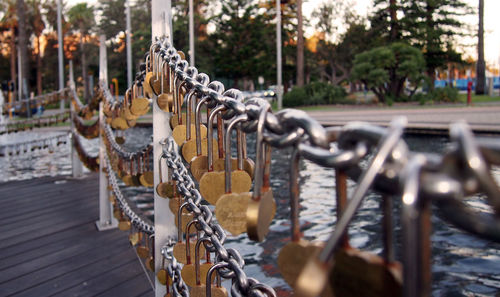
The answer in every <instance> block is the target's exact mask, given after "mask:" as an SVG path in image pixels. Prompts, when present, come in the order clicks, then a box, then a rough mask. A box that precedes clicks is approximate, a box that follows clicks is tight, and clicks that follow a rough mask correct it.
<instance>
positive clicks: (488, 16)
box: [68, 0, 500, 68]
mask: <svg viewBox="0 0 500 297" xmlns="http://www.w3.org/2000/svg"><path fill="white" fill-rule="evenodd" d="M324 1H329V0H305V1H304V4H303V13H304V18H310V17H311V13H312V11H313V10H314V8H316V7H317V6H318V5H319V4H320V3H322V2H324ZM330 1H331V0H330ZM351 1H352V2H353V3H354V6H355V10H356V12H357V13H358V14H359V15H361V16H366V14H367V13H368V12H370V9H372V8H373V5H372V0H351ZM464 1H465V2H466V3H468V4H469V5H470V6H472V7H475V8H477V5H478V2H479V1H478V0H464ZM79 2H82V0H68V6H72V5H74V4H76V3H79ZM87 2H90V3H95V2H96V1H95V0H91V1H87ZM499 11H500V0H484V29H485V32H484V48H485V59H486V63H487V64H488V65H490V66H494V67H495V68H498V67H499V63H500V17H498V12H499ZM462 21H463V22H464V23H466V24H468V25H472V26H473V28H477V23H478V17H477V15H471V16H468V17H465V18H464V19H463V20H462ZM305 31H306V35H307V34H309V35H310V34H312V32H313V31H314V29H312V28H306V30H305ZM459 43H460V44H462V45H467V44H468V45H469V46H461V45H460V48H459V50H460V51H462V52H464V53H465V55H464V58H467V57H472V58H473V59H477V49H476V46H475V44H477V38H465V39H461V40H459Z"/></svg>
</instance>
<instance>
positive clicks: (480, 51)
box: [476, 0, 486, 95]
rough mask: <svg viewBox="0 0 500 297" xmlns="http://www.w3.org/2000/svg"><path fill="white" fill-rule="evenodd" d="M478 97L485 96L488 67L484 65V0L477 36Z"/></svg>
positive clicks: (482, 0)
mask: <svg viewBox="0 0 500 297" xmlns="http://www.w3.org/2000/svg"><path fill="white" fill-rule="evenodd" d="M477 38H478V42H477V65H476V77H477V78H476V95H481V94H484V89H485V80H486V77H485V76H486V75H485V72H486V69H485V68H486V65H485V63H484V0H479V30H478V34H477Z"/></svg>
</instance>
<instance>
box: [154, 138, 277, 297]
mask: <svg viewBox="0 0 500 297" xmlns="http://www.w3.org/2000/svg"><path fill="white" fill-rule="evenodd" d="M163 154H164V155H165V156H166V158H165V162H166V163H167V166H168V167H169V168H170V169H171V170H172V179H173V180H175V181H176V182H177V183H176V185H177V189H178V191H179V192H180V193H181V194H182V196H183V197H184V199H185V203H187V204H188V205H187V209H188V210H189V211H190V212H192V213H193V214H194V218H195V219H197V220H198V224H197V225H196V228H197V229H198V231H200V232H202V235H200V236H206V237H208V238H210V242H211V245H210V246H207V247H206V248H207V249H208V250H209V251H211V252H215V254H216V260H217V262H224V263H227V264H228V268H227V269H225V270H222V269H221V270H219V274H220V275H221V277H223V278H226V279H231V280H232V282H233V287H232V290H231V291H232V292H233V293H232V296H253V295H254V294H255V296H263V295H266V296H269V297H275V296H276V293H275V292H274V290H273V289H272V288H270V287H268V286H265V285H263V284H260V283H259V282H258V281H255V280H252V281H250V280H249V278H248V277H247V276H246V274H245V272H244V271H243V267H244V266H245V261H244V259H243V258H242V257H241V255H240V253H239V252H238V251H237V250H235V249H232V248H228V249H226V248H225V247H224V246H223V245H224V242H225V240H226V233H225V231H224V230H223V229H222V227H221V226H220V225H219V224H217V223H216V222H215V221H212V217H213V214H212V212H211V210H210V209H209V208H208V206H206V205H201V200H202V196H201V194H200V192H199V191H198V189H197V188H196V185H195V182H194V180H193V179H192V177H191V176H190V174H189V171H188V169H187V168H186V166H185V165H184V163H183V161H182V158H181V156H180V155H179V148H178V146H177V144H176V143H175V140H174V139H173V138H172V137H170V138H168V139H167V140H166V141H165V143H164V144H163Z"/></svg>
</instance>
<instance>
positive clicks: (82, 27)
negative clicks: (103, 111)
mask: <svg viewBox="0 0 500 297" xmlns="http://www.w3.org/2000/svg"><path fill="white" fill-rule="evenodd" d="M68 17H69V22H70V23H71V24H72V25H73V28H74V29H75V30H78V32H79V35H80V51H81V54H82V77H83V82H84V93H83V94H84V95H83V96H84V99H85V100H86V101H87V100H89V94H90V89H89V80H88V74H87V57H86V55H85V40H84V36H86V35H88V34H89V33H90V32H91V30H92V29H93V27H94V25H95V20H94V9H93V8H92V7H91V6H87V3H79V4H76V5H75V6H73V7H71V8H70V10H69V11H68Z"/></svg>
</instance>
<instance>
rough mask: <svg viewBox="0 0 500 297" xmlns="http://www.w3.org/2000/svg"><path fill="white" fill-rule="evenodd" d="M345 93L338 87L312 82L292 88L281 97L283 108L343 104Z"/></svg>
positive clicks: (345, 100)
mask: <svg viewBox="0 0 500 297" xmlns="http://www.w3.org/2000/svg"><path fill="white" fill-rule="evenodd" d="M346 95H347V94H346V91H345V90H344V88H342V87H339V86H333V85H331V84H328V83H324V82H313V83H310V84H307V85H305V86H303V87H294V88H293V89H292V90H291V91H290V92H288V93H286V94H285V95H284V96H283V106H284V107H296V106H303V105H323V104H345V103H349V100H347V99H346Z"/></svg>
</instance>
